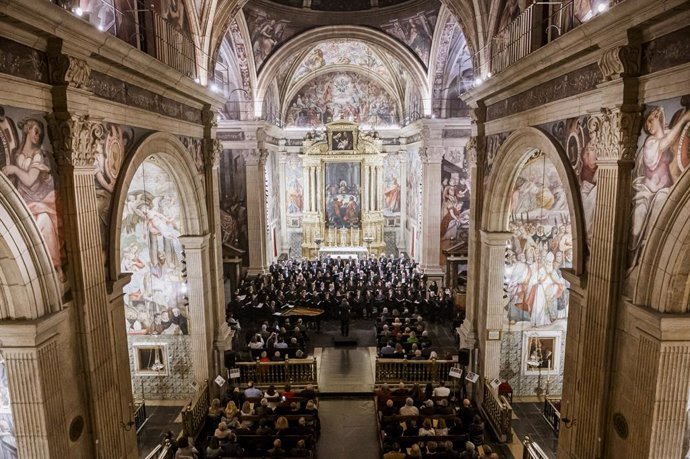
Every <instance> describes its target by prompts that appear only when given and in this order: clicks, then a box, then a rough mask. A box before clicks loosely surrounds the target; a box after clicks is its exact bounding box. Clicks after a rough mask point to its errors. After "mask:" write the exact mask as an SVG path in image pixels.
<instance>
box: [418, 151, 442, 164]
mask: <svg viewBox="0 0 690 459" xmlns="http://www.w3.org/2000/svg"><path fill="white" fill-rule="evenodd" d="M444 153H445V150H444V149H443V148H442V147H424V148H420V149H419V158H420V159H421V161H422V163H425V164H430V163H431V164H433V163H440V162H441V160H442V159H443V154H444Z"/></svg>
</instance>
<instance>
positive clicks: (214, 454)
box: [206, 437, 223, 459]
mask: <svg viewBox="0 0 690 459" xmlns="http://www.w3.org/2000/svg"><path fill="white" fill-rule="evenodd" d="M222 455H223V450H222V449H221V448H220V442H219V441H218V438H217V437H212V438H211V441H210V442H209V443H208V446H207V447H206V459H216V458H219V457H221V456H222Z"/></svg>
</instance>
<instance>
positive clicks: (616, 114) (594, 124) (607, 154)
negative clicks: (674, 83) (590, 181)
mask: <svg viewBox="0 0 690 459" xmlns="http://www.w3.org/2000/svg"><path fill="white" fill-rule="evenodd" d="M641 121H642V115H641V113H640V112H639V111H634V112H628V111H621V110H620V109H618V108H602V109H601V113H600V114H599V115H593V116H592V117H590V119H589V121H588V122H587V127H588V128H589V133H590V136H591V138H592V143H593V145H594V146H595V148H596V150H597V158H598V159H599V160H607V159H608V160H633V159H634V158H635V151H636V149H637V138H638V136H639V133H640V128H641Z"/></svg>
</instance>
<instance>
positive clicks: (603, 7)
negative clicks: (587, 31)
mask: <svg viewBox="0 0 690 459" xmlns="http://www.w3.org/2000/svg"><path fill="white" fill-rule="evenodd" d="M608 8H609V6H608V5H607V4H606V2H602V3H599V5H597V11H598V12H600V13H603V12H604V11H606V10H607V9H608Z"/></svg>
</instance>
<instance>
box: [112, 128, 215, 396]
mask: <svg viewBox="0 0 690 459" xmlns="http://www.w3.org/2000/svg"><path fill="white" fill-rule="evenodd" d="M191 161H192V160H191V158H189V157H188V155H187V154H186V150H185V149H184V146H183V145H182V144H181V143H180V142H179V140H177V139H176V138H174V137H171V136H168V135H165V134H153V135H151V136H149V137H148V138H146V139H145V140H144V141H143V142H142V144H141V145H140V146H139V147H138V149H137V151H136V152H135V153H134V155H133V156H132V157H130V158H129V160H128V162H127V163H126V164H125V165H124V166H123V170H124V171H125V172H124V173H123V174H121V175H120V177H119V179H118V184H117V187H116V194H117V195H118V196H120V198H119V199H118V200H116V203H117V204H116V205H115V206H114V208H113V210H112V217H111V219H112V221H113V222H115V225H114V229H113V232H112V233H111V260H112V262H111V266H110V269H111V273H114V278H119V276H120V275H122V274H126V273H129V274H130V275H131V278H130V282H129V283H128V284H127V285H126V286H125V287H124V289H123V292H124V296H123V306H122V307H123V314H124V316H125V317H124V318H125V320H124V323H125V333H126V335H127V345H128V350H129V363H130V372H131V380H132V391H133V395H134V397H135V399H137V400H142V399H144V400H147V399H148V400H150V399H155V400H187V399H188V398H189V397H190V396H191V395H193V394H194V393H195V392H196V390H197V384H201V383H202V382H203V381H204V380H205V379H206V378H207V377H208V374H207V373H208V365H207V364H206V361H205V360H204V358H201V359H199V358H197V355H198V354H199V355H204V356H205V359H207V360H208V359H209V354H210V352H209V351H208V349H207V348H206V338H205V330H206V324H205V321H204V312H203V302H204V300H203V298H204V293H203V291H201V290H203V289H200V288H192V287H191V285H192V278H199V277H201V276H202V274H201V272H199V271H200V270H202V266H200V265H198V264H196V263H194V266H193V267H192V266H191V265H192V263H190V265H188V264H187V263H188V262H189V259H190V251H192V250H196V246H195V248H194V249H190V248H188V247H187V246H186V244H187V241H188V239H189V238H190V237H194V236H200V235H203V234H204V233H205V232H206V227H207V223H206V222H207V218H206V212H205V207H204V205H203V199H202V197H201V196H202V195H201V193H203V189H204V187H203V185H202V184H201V183H200V181H199V179H198V176H197V174H196V168H195V166H194V164H193V163H192V162H191ZM195 259H196V258H195ZM188 266H189V271H188ZM198 298H201V300H198ZM192 305H196V308H195V309H196V313H195V312H194V311H192ZM200 309H201V310H200ZM200 372H201V373H204V374H206V376H204V377H200Z"/></svg>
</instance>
